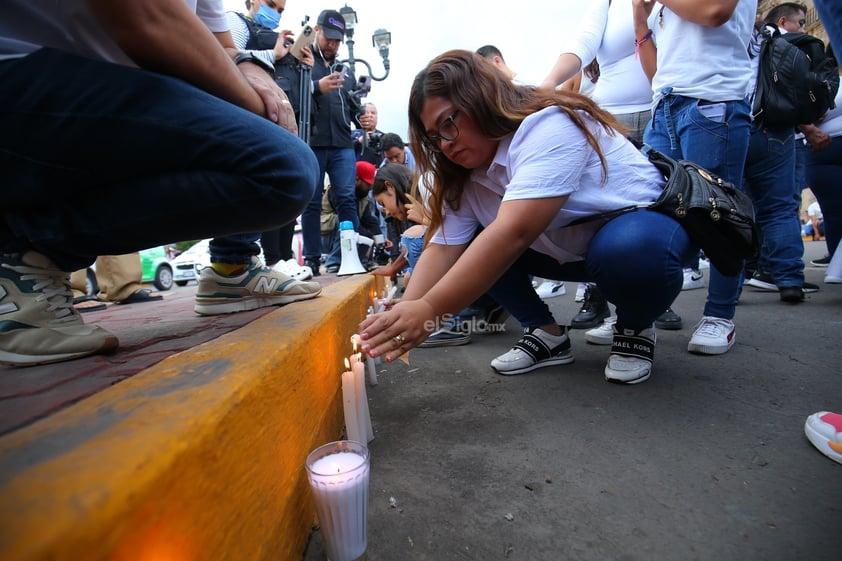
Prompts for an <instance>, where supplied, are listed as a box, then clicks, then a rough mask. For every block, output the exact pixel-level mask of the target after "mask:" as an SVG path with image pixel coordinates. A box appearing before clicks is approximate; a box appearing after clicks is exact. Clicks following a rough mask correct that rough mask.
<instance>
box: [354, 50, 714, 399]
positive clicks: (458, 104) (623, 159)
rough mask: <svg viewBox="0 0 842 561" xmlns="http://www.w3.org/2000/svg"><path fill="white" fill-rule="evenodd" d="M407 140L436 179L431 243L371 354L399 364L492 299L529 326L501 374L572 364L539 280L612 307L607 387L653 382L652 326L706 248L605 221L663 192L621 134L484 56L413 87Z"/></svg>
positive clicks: (368, 327) (653, 222) (650, 215)
mask: <svg viewBox="0 0 842 561" xmlns="http://www.w3.org/2000/svg"><path fill="white" fill-rule="evenodd" d="M409 128H410V140H411V148H412V151H413V153H414V154H415V155H416V160H417V165H418V171H419V172H420V173H422V174H429V176H430V177H432V178H433V181H432V185H431V190H432V196H431V200H430V206H431V211H432V220H431V225H430V229H429V234H428V236H429V240H428V241H429V243H428V246H427V247H426V248H425V249H424V252H423V253H422V254H421V257H420V259H419V261H418V264H417V266H416V267H415V271H414V275H413V280H412V283H411V284H410V285H409V287H408V288H407V289H406V292H405V294H404V297H403V298H402V299H401V301H400V302H398V303H397V304H396V305H394V306H393V307H392V308H391V309H390V310H388V311H386V312H383V313H380V314H377V315H374V316H371V317H369V318H367V319H366V320H365V321H363V322H362V323H361V324H360V333H361V335H362V338H363V340H364V343H363V349H364V350H365V351H366V352H368V353H369V354H370V355H371V356H385V358H386V360H393V359H395V358H397V357H398V356H400V355H401V354H403V353H405V352H406V351H408V350H409V349H411V348H413V347H415V346H417V345H418V344H419V343H421V342H422V341H424V340H425V339H426V338H427V336H428V335H429V331H430V330H431V329H432V328H433V327H434V326H435V324H436V319H437V318H440V317H441V316H442V315H443V314H447V313H454V312H456V311H458V310H460V309H462V308H464V307H465V306H466V305H468V304H469V303H471V302H472V301H474V300H476V298H478V297H479V296H480V295H482V294H483V293H485V292H489V294H490V295H491V296H492V297H493V298H494V299H495V300H497V301H498V302H499V303H501V304H502V305H503V306H504V307H505V308H506V309H507V310H508V311H509V312H510V313H511V314H512V315H513V316H514V317H515V318H516V319H517V320H518V321H520V323H521V325H523V326H524V334H523V337H521V339H520V340H519V341H518V342H517V343H516V344H515V346H514V347H513V348H512V349H511V350H510V351H508V352H507V353H505V354H503V355H501V356H499V357H497V358H496V359H494V360H493V361H492V363H491V366H492V367H493V368H494V369H495V370H496V371H497V372H499V373H500V374H507V375H510V374H522V373H525V372H530V371H532V370H535V369H536V368H541V367H545V366H551V365H560V364H569V363H571V362H573V355H572V352H571V349H570V340H569V338H568V336H567V333H566V330H565V328H564V327H562V326H560V325H558V323H557V322H556V321H555V319H554V318H553V316H552V314H551V312H550V310H549V308H548V307H547V305H546V304H545V303H544V302H543V301H542V300H541V299H540V298H539V297H538V295H537V294H536V293H535V291H534V290H533V288H532V284H531V280H530V276H529V275H535V276H539V277H542V278H547V279H558V280H561V279H564V280H571V281H588V282H595V283H596V284H597V286H599V288H600V289H601V290H602V292H603V293H604V294H605V296H606V297H607V299H608V300H610V301H611V302H614V303H615V304H616V307H617V323H616V326H615V327H614V340H613V345H612V348H611V354H610V356H609V357H608V363H607V365H606V367H605V377H606V379H607V380H609V381H612V382H618V383H628V384H634V383H639V382H643V381H644V380H646V379H647V378H649V376H650V374H651V370H652V359H653V356H654V350H655V329H654V327H653V322H654V320H655V318H656V317H658V315H660V314H661V313H662V312H663V311H664V310H665V309H667V308H668V307H669V306H670V305H671V304H672V302H673V300H674V299H675V297H676V296H677V295H678V293H679V291H680V290H681V285H682V282H683V273H682V268H683V267H684V266H687V265H688V264H689V263H690V261H691V260H692V259H693V256H694V255H695V254H696V253H697V251H698V248H697V247H696V246H695V245H694V244H693V243H692V242H691V241H690V240H689V238H688V236H687V233H686V232H685V231H684V229H683V228H682V227H681V225H680V224H679V223H678V222H676V221H675V220H673V219H672V218H670V217H668V216H666V215H664V214H660V213H658V212H655V211H652V210H647V209H645V208H638V209H636V210H633V211H630V212H623V213H620V214H616V215H612V214H611V212H612V211H615V210H619V209H627V208H628V207H634V206H637V207H646V206H647V205H649V204H650V203H651V202H653V201H654V200H655V199H657V197H658V196H659V194H660V193H661V191H662V189H663V186H664V183H665V180H664V177H663V176H662V175H661V173H660V172H659V171H658V170H657V169H656V168H655V167H654V165H652V164H651V163H650V162H649V160H648V159H647V157H646V156H645V155H644V154H642V153H641V152H640V151H638V150H637V149H636V148H635V146H634V145H633V144H632V143H631V142H629V141H628V140H627V139H626V138H625V137H624V136H623V134H621V131H619V130H618V129H619V128H620V125H619V124H618V123H617V121H616V120H615V119H614V118H613V117H612V116H611V115H610V114H609V113H607V112H606V111H604V110H602V109H600V108H599V107H598V106H597V105H596V104H594V103H593V102H592V101H591V100H589V99H588V98H587V97H585V96H582V95H579V94H576V93H571V92H562V91H543V90H537V89H536V88H533V87H530V86H519V85H515V84H513V83H512V82H511V80H509V79H508V78H507V77H505V76H504V75H503V74H502V73H500V72H499V71H498V70H497V69H496V68H495V67H494V66H493V65H491V64H489V63H488V62H487V61H486V60H484V59H483V58H482V57H481V56H479V55H475V54H473V53H471V52H468V51H449V52H446V53H444V54H442V55H440V56H438V57H437V58H436V59H434V60H433V61H432V62H431V63H430V64H429V65H428V66H427V67H426V68H425V69H424V70H422V71H421V72H420V73H419V74H418V75H417V76H416V78H415V81H414V83H413V86H412V90H411V92H410V99H409ZM594 217H598V218H597V219H594ZM571 223H573V224H571Z"/></svg>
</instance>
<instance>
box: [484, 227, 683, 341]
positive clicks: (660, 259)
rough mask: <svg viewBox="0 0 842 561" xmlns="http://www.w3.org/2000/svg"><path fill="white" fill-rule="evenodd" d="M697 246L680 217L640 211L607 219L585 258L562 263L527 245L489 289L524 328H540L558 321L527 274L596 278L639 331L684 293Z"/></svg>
mask: <svg viewBox="0 0 842 561" xmlns="http://www.w3.org/2000/svg"><path fill="white" fill-rule="evenodd" d="M698 251H699V248H698V247H696V246H695V245H693V244H692V243H691V242H690V239H689V237H688V236H687V232H685V231H684V228H682V227H681V225H680V224H679V223H678V222H676V221H675V220H673V219H672V218H670V217H669V216H666V215H664V214H661V213H659V212H655V211H651V210H638V211H635V212H629V213H626V214H622V215H620V216H618V217H616V218H614V219H613V220H611V221H610V222H608V223H607V224H605V225H604V226H603V227H602V228H601V229H600V230H599V231H598V232H597V233H596V235H595V236H594V237H593V239H592V240H591V244H590V246H589V247H588V254H587V256H586V258H585V260H584V261H578V262H575V263H565V264H561V263H559V262H558V261H556V260H555V259H554V258H553V257H550V256H549V255H545V254H543V253H539V252H537V251H535V250H533V249H527V250H526V251H525V252H524V253H523V254H522V255H521V256H520V257H519V258H518V260H517V261H515V263H514V264H513V265H512V266H511V267H510V268H509V270H508V271H507V272H506V273H504V274H503V276H502V277H500V279H498V281H497V282H496V283H495V284H494V286H492V287H491V290H489V291H488V294H490V295H491V297H492V298H494V299H495V300H496V301H497V302H499V303H500V304H502V305H503V307H505V308H506V309H507V310H508V311H509V313H511V314H512V315H513V316H514V317H515V318H516V319H517V320H518V321H520V323H521V325H523V326H524V327H539V326H541V325H546V324H550V323H553V322H554V321H555V320H554V319H553V316H552V314H551V313H550V309H549V308H548V307H547V304H546V303H545V302H544V301H543V300H541V298H539V297H538V294H537V293H536V292H535V290H534V289H533V288H532V281H531V279H530V277H529V275H535V276H538V277H542V278H545V279H553V280H568V281H578V282H585V281H589V282H595V283H596V284H597V286H598V287H599V288H600V290H601V291H602V293H603V294H604V295H605V297H606V298H607V299H608V300H609V301H610V302H612V303H613V304H615V305H616V307H617V324H618V325H619V326H620V327H623V328H627V329H634V330H640V329H643V328H645V327H649V326H650V325H652V322H654V321H655V318H656V317H658V316H659V315H661V314H662V313H663V312H664V310H666V309H667V308H668V307H669V306H670V304H672V302H673V300H675V298H676V296H678V293H679V292H681V285H682V283H683V281H684V275H683V273H682V269H683V267H685V266H687V264H688V263H689V262H690V261H691V260H692V259H693V257H694V256H695V255H696V254H697V253H698Z"/></svg>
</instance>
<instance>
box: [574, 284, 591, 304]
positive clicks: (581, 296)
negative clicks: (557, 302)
mask: <svg viewBox="0 0 842 561" xmlns="http://www.w3.org/2000/svg"><path fill="white" fill-rule="evenodd" d="M587 291H588V283H586V282H580V283H579V284H577V285H576V296H575V297H574V298H573V301H574V302H584V301H585V293H586V292H587Z"/></svg>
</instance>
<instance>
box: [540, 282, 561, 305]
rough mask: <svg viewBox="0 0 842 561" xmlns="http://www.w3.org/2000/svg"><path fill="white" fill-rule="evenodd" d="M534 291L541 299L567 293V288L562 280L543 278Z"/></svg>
mask: <svg viewBox="0 0 842 561" xmlns="http://www.w3.org/2000/svg"><path fill="white" fill-rule="evenodd" d="M535 292H536V293H537V294H538V297H539V298H540V299H541V300H546V299H547V298H555V297H556V296H564V295H565V294H567V289H566V288H565V287H564V283H563V282H560V281H551V280H545V281H544V282H542V283H541V286H539V287H538V288H536V289H535Z"/></svg>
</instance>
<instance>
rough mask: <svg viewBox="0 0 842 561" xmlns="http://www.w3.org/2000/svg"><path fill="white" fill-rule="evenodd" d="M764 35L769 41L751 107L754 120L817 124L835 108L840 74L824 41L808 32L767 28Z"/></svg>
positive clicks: (761, 61) (782, 123) (789, 124)
mask: <svg viewBox="0 0 842 561" xmlns="http://www.w3.org/2000/svg"><path fill="white" fill-rule="evenodd" d="M761 33H762V34H763V36H764V37H765V38H766V40H765V41H764V42H763V47H762V49H761V51H760V61H759V67H758V72H757V91H756V93H755V97H754V105H753V107H752V113H753V115H754V118H755V120H760V121H762V122H763V123H764V124H765V125H768V126H791V127H795V126H797V125H804V124H809V123H815V122H816V121H818V120H819V119H820V118H821V116H822V115H824V114H825V113H826V112H827V110H828V109H833V108H834V107H836V104H835V103H834V98H835V97H836V92H837V90H838V89H839V72H838V70H837V67H836V61H835V60H833V59H832V58H830V57H828V56H827V55H826V54H825V50H824V43H823V42H822V40H821V39H819V38H818V37H813V36H812V35H807V34H806V33H783V34H782V33H780V31H777V30H775V31H774V32H772V31H771V30H770V29H769V28H768V27H766V26H764V28H763V29H762V30H761Z"/></svg>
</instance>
